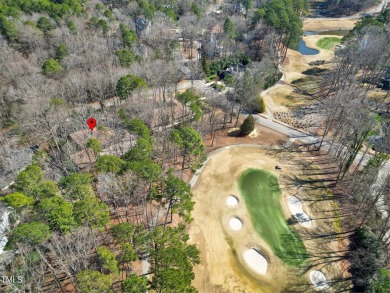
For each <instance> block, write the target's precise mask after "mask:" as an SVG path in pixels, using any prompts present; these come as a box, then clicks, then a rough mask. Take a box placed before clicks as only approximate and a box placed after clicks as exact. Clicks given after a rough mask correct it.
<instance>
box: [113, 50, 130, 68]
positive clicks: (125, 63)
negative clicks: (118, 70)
mask: <svg viewBox="0 0 390 293" xmlns="http://www.w3.org/2000/svg"><path fill="white" fill-rule="evenodd" d="M115 55H116V56H117V57H118V59H119V63H120V64H121V66H122V67H129V66H130V65H131V64H132V63H133V62H134V61H135V56H134V54H133V53H131V52H130V51H129V50H118V51H116V52H115Z"/></svg>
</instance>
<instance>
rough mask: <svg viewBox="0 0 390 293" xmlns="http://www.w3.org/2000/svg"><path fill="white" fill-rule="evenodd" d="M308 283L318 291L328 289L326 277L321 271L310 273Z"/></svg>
mask: <svg viewBox="0 0 390 293" xmlns="http://www.w3.org/2000/svg"><path fill="white" fill-rule="evenodd" d="M310 282H311V283H312V284H313V286H314V287H316V288H317V289H320V290H322V289H324V288H326V287H328V284H327V282H326V277H325V275H324V273H322V272H321V271H312V272H310Z"/></svg>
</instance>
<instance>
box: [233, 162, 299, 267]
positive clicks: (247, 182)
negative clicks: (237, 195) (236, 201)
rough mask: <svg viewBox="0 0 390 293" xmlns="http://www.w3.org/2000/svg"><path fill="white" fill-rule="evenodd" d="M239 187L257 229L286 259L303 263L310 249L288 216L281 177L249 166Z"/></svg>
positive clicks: (274, 250) (297, 263)
mask: <svg viewBox="0 0 390 293" xmlns="http://www.w3.org/2000/svg"><path fill="white" fill-rule="evenodd" d="M239 188H240V191H241V195H242V197H243V198H244V201H245V204H246V207H247V209H248V211H249V214H250V217H251V220H252V223H253V226H254V228H255V230H256V232H257V233H258V234H259V235H260V236H261V238H263V239H264V240H265V241H266V242H267V243H268V244H269V246H270V247H271V249H272V251H273V252H274V254H275V255H276V256H278V257H279V258H280V259H281V260H282V261H283V262H284V263H286V264H287V265H292V266H299V265H301V264H302V263H303V262H304V261H305V258H306V249H305V246H304V244H303V242H302V240H301V238H300V237H299V235H298V233H297V232H296V231H295V230H294V229H293V228H292V227H290V226H289V225H288V224H287V222H286V220H285V217H284V215H283V211H282V207H281V205H280V198H281V191H280V187H279V183H278V179H277V178H276V177H275V176H274V175H273V174H272V173H271V172H268V171H265V170H258V169H248V170H246V171H245V172H244V173H243V174H242V175H241V176H240V178H239Z"/></svg>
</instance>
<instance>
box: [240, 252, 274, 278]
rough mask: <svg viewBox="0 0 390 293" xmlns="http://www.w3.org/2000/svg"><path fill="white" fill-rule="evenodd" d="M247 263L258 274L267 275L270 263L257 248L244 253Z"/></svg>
mask: <svg viewBox="0 0 390 293" xmlns="http://www.w3.org/2000/svg"><path fill="white" fill-rule="evenodd" d="M243 257H244V261H245V263H246V264H247V265H248V266H249V267H250V268H251V269H252V270H253V271H254V272H256V273H257V274H260V275H265V273H266V272H267V268H268V262H267V260H266V259H265V258H264V256H262V255H261V254H260V253H259V252H258V251H257V250H256V249H255V248H251V249H248V250H246V251H244V255H243Z"/></svg>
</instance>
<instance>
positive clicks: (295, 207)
mask: <svg viewBox="0 0 390 293" xmlns="http://www.w3.org/2000/svg"><path fill="white" fill-rule="evenodd" d="M287 202H288V208H289V209H290V211H291V213H292V214H293V215H294V217H295V218H296V219H297V220H298V221H299V223H300V224H301V225H302V226H304V227H311V222H312V221H311V219H310V217H309V216H308V215H307V214H306V213H305V212H304V211H303V207H302V203H301V201H300V200H299V199H298V198H297V197H295V196H289V197H288V198H287Z"/></svg>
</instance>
